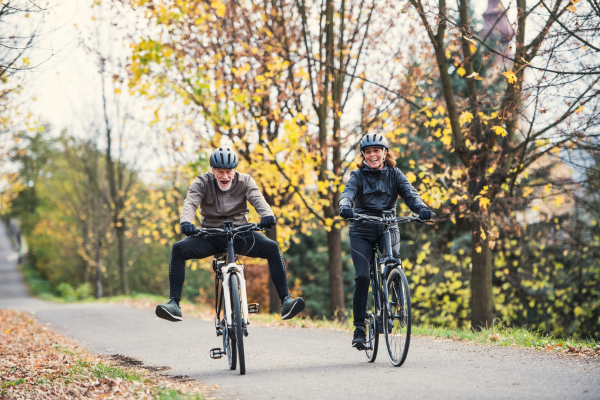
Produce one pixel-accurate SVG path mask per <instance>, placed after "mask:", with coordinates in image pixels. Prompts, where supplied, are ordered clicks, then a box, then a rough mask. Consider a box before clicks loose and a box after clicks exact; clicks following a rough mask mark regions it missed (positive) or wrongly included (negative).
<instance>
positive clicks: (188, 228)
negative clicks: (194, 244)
mask: <svg viewBox="0 0 600 400" xmlns="http://www.w3.org/2000/svg"><path fill="white" fill-rule="evenodd" d="M196 231H197V229H196V227H195V226H194V224H192V223H190V222H183V223H182V224H181V233H183V234H184V235H185V236H191V235H194V234H196Z"/></svg>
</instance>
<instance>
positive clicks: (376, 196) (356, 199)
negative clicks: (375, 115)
mask: <svg viewBox="0 0 600 400" xmlns="http://www.w3.org/2000/svg"><path fill="white" fill-rule="evenodd" d="M360 153H361V160H360V162H359V163H358V165H357V166H358V169H357V170H355V171H353V172H352V174H351V175H350V180H349V181H348V183H347V184H346V187H345V188H344V191H343V192H342V196H341V198H340V201H339V207H340V216H342V217H343V218H346V219H348V218H354V211H353V210H352V208H353V207H354V209H355V210H356V212H357V213H359V214H366V215H372V216H377V217H381V216H382V214H383V211H391V212H394V214H395V211H396V202H397V199H398V196H400V197H402V199H404V202H405V203H406V205H407V206H408V208H410V209H411V210H412V211H413V212H414V213H416V214H419V218H420V219H422V220H428V219H430V218H431V217H432V216H435V214H433V213H432V212H431V210H429V207H427V205H426V204H425V202H423V199H421V196H419V193H417V191H416V190H415V188H414V187H412V185H411V184H410V182H409V181H408V179H406V177H405V176H404V174H403V173H402V172H401V171H400V170H399V169H398V168H395V166H396V156H395V155H394V153H393V152H392V151H391V150H390V147H389V145H388V141H387V140H386V138H385V137H384V136H383V135H380V134H367V135H366V136H365V137H363V138H362V140H361V142H360ZM383 231H384V226H383V225H382V224H378V223H373V222H363V221H360V222H352V224H351V225H350V248H351V249H352V262H353V263H354V269H355V271H356V278H355V280H354V281H355V288H354V299H353V311H354V326H355V330H354V338H353V340H352V347H356V348H357V349H358V350H365V348H366V327H365V316H366V312H367V296H368V293H369V283H370V274H369V260H370V259H371V255H372V254H371V253H372V251H373V247H374V246H375V245H378V246H379V248H380V249H384V248H385V244H384V243H383V240H384V235H383ZM392 239H393V241H392V252H393V253H394V254H393V257H395V258H398V257H399V251H400V241H399V239H400V234H399V231H398V227H397V226H396V227H395V228H393V232H392Z"/></svg>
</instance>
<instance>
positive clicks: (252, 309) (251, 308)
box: [248, 303, 259, 314]
mask: <svg viewBox="0 0 600 400" xmlns="http://www.w3.org/2000/svg"><path fill="white" fill-rule="evenodd" d="M258 306H259V304H258V303H250V304H248V314H257V313H258Z"/></svg>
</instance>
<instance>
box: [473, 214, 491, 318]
mask: <svg viewBox="0 0 600 400" xmlns="http://www.w3.org/2000/svg"><path fill="white" fill-rule="evenodd" d="M481 217H482V216H481V214H474V215H473V221H472V223H471V235H472V238H473V241H472V245H471V258H472V263H473V267H472V274H471V326H472V327H473V328H478V327H481V328H487V327H490V326H492V322H493V316H492V304H493V303H492V250H491V249H490V246H489V239H488V238H486V240H483V239H482V238H481V228H482V226H483V224H482V222H483V221H482V220H481V219H480V218H481ZM484 230H485V229H484ZM480 246H481V252H479V253H478V252H477V249H478V248H479V247H480Z"/></svg>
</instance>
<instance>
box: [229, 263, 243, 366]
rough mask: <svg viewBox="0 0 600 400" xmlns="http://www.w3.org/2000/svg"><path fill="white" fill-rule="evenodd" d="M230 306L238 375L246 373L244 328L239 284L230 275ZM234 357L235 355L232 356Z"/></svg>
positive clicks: (235, 276) (234, 277)
mask: <svg viewBox="0 0 600 400" xmlns="http://www.w3.org/2000/svg"><path fill="white" fill-rule="evenodd" d="M230 290H231V306H232V308H233V329H232V330H233V332H234V336H235V343H236V345H237V346H236V347H237V353H238V361H239V364H240V375H244V374H245V373H246V358H245V357H244V326H243V325H242V307H241V304H240V284H239V282H238V277H237V275H235V274H231V287H230ZM232 357H235V354H232Z"/></svg>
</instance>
